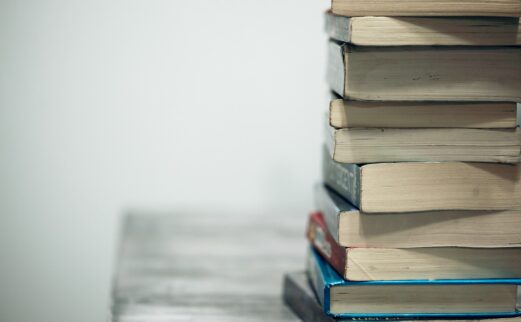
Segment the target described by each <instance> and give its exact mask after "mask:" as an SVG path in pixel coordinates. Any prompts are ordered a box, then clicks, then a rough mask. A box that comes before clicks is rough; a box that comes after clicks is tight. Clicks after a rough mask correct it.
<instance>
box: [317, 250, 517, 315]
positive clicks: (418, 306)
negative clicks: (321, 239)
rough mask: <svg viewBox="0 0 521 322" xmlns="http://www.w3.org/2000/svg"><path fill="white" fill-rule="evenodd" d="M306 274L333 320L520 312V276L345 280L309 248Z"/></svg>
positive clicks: (325, 311) (509, 313)
mask: <svg viewBox="0 0 521 322" xmlns="http://www.w3.org/2000/svg"><path fill="white" fill-rule="evenodd" d="M307 272H308V277H309V279H310V281H311V286H312V288H313V289H314V290H315V293H316V295H317V298H318V300H319V302H320V304H321V305H322V308H323V310H324V313H326V314H327V315H330V316H332V317H335V318H366V317H373V318H376V317H378V318H396V317H402V318H422V317H425V318H454V317H460V318H461V317H468V318H471V317H472V318H485V317H487V318H494V317H514V316H518V315H519V312H518V311H517V310H516V301H517V286H518V285H519V284H520V283H521V280H519V279H462V280H402V281H367V282H353V281H346V280H344V279H342V277H341V276H340V275H338V273H336V272H335V271H334V270H333V269H332V268H331V266H329V265H328V264H327V263H326V262H325V261H324V260H323V259H322V257H321V256H320V255H319V254H318V253H316V252H315V251H314V250H312V249H311V250H310V252H309V255H308V260H307Z"/></svg>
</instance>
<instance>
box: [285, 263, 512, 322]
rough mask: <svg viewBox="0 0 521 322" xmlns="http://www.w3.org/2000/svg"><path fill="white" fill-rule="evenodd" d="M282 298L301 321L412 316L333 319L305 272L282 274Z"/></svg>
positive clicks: (506, 321) (471, 321)
mask: <svg viewBox="0 0 521 322" xmlns="http://www.w3.org/2000/svg"><path fill="white" fill-rule="evenodd" d="M283 300H284V302H285V303H286V305H287V306H288V307H289V308H290V309H291V310H292V311H293V313H295V314H296V315H297V316H298V317H299V318H300V319H301V320H302V321H304V322H335V321H349V320H351V321H382V320H385V321H392V320H399V321H412V320H414V319H412V318H406V319H405V318H385V319H378V318H371V317H364V318H352V319H342V320H340V319H334V318H332V317H331V316H328V315H326V314H325V313H324V311H323V310H322V306H321V305H320V303H319V302H318V301H317V298H316V296H315V294H314V292H313V289H312V288H311V286H310V285H309V281H308V278H307V276H306V273H305V272H291V273H287V274H285V275H284V282H283ZM421 320H422V321H425V322H427V321H444V322H449V321H459V322H465V321H467V322H477V321H487V322H519V321H521V318H520V317H511V318H497V319H477V318H474V317H473V318H472V319H470V318H465V317H461V318H459V319H440V318H438V319H429V318H422V319H421Z"/></svg>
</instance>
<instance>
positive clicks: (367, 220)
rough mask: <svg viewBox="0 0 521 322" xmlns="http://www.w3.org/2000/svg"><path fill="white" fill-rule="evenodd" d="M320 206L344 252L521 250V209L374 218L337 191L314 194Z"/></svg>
mask: <svg viewBox="0 0 521 322" xmlns="http://www.w3.org/2000/svg"><path fill="white" fill-rule="evenodd" d="M314 195H315V207H316V209H317V210H319V211H320V213H321V215H322V216H323V219H324V222H325V223H326V225H327V230H328V231H329V233H330V234H331V236H332V238H333V239H334V241H335V242H336V243H338V244H339V245H340V246H343V247H355V248H359V247H364V248H417V247H447V246H454V247H521V210H520V209H514V210H489V211H486V210H485V211H480V210H472V211H423V212H404V213H396V212H392V213H381V214H368V213H364V212H361V211H360V210H358V209H357V208H356V207H354V206H353V205H351V204H350V203H349V202H348V201H347V200H345V199H344V198H342V197H341V196H340V195H338V194H337V193H336V192H334V191H333V190H332V189H330V188H327V187H326V186H324V185H322V184H320V185H316V186H315V189H314Z"/></svg>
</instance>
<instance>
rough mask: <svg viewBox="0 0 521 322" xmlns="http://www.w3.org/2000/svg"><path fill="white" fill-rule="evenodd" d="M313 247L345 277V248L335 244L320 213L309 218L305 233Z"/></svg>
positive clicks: (315, 213)
mask: <svg viewBox="0 0 521 322" xmlns="http://www.w3.org/2000/svg"><path fill="white" fill-rule="evenodd" d="M306 235H307V237H308V239H309V241H310V242H311V244H312V245H313V247H314V248H315V249H316V250H317V251H318V252H319V253H320V255H322V257H324V259H325V260H326V261H327V262H328V263H329V264H330V265H331V266H333V268H334V269H335V271H337V272H338V273H339V274H340V275H341V276H345V275H346V259H347V256H346V248H345V247H342V246H340V245H338V244H337V242H336V241H335V239H334V238H333V236H331V234H330V233H329V231H328V230H327V226H326V222H325V221H324V217H323V216H322V213H320V212H314V213H312V214H311V215H310V216H309V221H308V228H307V233H306Z"/></svg>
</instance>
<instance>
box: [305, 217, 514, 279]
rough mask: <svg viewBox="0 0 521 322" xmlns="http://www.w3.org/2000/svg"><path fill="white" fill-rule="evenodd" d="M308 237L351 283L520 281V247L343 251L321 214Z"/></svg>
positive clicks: (310, 224)
mask: <svg viewBox="0 0 521 322" xmlns="http://www.w3.org/2000/svg"><path fill="white" fill-rule="evenodd" d="M373 216H377V215H373ZM307 237H308V239H309V241H310V242H311V244H312V245H313V247H314V248H315V249H316V250H317V251H318V252H319V253H320V254H321V255H322V256H323V257H324V259H325V260H326V261H327V262H328V263H329V264H330V265H331V266H332V267H333V268H334V269H335V270H336V271H337V272H338V273H339V274H340V275H341V276H342V277H343V278H345V279H348V280H351V281H375V280H386V281H390V280H403V279H418V280H420V279H421V280H423V279H425V280H427V279H470V278H473V279H479V278H521V248H518V247H516V248H468V247H428V248H407V249H399V248H364V247H342V246H340V245H339V244H338V243H337V242H336V241H335V239H334V238H333V236H331V233H330V232H329V230H328V228H327V225H326V223H325V222H324V219H323V216H322V214H321V213H314V214H312V215H311V216H310V218H309V221H308V229H307Z"/></svg>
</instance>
